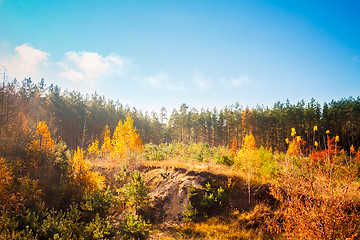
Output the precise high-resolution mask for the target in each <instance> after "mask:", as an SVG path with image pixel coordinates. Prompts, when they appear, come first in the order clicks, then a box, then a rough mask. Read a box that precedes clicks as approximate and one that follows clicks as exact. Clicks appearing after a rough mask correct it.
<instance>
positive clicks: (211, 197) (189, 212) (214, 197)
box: [184, 182, 228, 222]
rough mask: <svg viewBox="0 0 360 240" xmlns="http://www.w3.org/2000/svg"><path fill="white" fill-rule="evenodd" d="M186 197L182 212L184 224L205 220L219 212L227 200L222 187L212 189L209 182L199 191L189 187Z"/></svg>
mask: <svg viewBox="0 0 360 240" xmlns="http://www.w3.org/2000/svg"><path fill="white" fill-rule="evenodd" d="M188 197H189V203H188V204H187V205H186V206H185V208H186V210H185V212H184V215H185V221H186V222H190V221H198V220H201V219H204V218H205V219H206V218H208V217H210V216H213V215H214V214H217V213H219V212H221V211H222V210H223V209H224V207H225V205H226V204H227V200H228V199H227V197H226V193H225V189H224V188H223V187H222V186H219V187H214V186H211V184H210V183H209V182H208V183H206V184H205V187H203V188H201V189H197V188H194V187H192V186H190V187H189V189H188Z"/></svg>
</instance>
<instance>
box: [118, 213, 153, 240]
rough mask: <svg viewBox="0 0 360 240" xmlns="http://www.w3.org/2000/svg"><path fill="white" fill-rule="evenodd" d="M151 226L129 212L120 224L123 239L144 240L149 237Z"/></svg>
mask: <svg viewBox="0 0 360 240" xmlns="http://www.w3.org/2000/svg"><path fill="white" fill-rule="evenodd" d="M150 227H151V224H150V223H147V222H146V221H145V220H144V219H142V217H141V216H139V215H137V214H135V213H133V212H130V213H128V214H127V215H126V216H125V219H124V221H123V222H122V224H121V234H122V238H123V239H145V238H146V237H147V236H148V235H149V231H150Z"/></svg>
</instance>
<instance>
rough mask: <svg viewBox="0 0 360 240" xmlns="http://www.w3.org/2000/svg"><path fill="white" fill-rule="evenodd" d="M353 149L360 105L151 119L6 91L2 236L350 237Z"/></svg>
mask: <svg viewBox="0 0 360 240" xmlns="http://www.w3.org/2000/svg"><path fill="white" fill-rule="evenodd" d="M359 147H360V97H357V98H353V97H348V98H343V99H340V100H333V101H331V102H329V103H324V104H323V105H321V104H319V103H318V102H317V101H316V100H315V99H312V100H311V101H310V102H305V101H303V100H302V101H299V102H297V103H290V101H286V102H284V103H283V102H276V103H275V104H274V105H273V106H271V107H267V106H256V107H251V108H249V107H244V106H241V105H239V104H237V103H235V104H234V105H230V106H226V107H224V108H222V109H195V108H191V107H190V106H188V105H187V104H182V105H181V106H180V107H179V108H178V109H173V110H170V109H165V108H162V110H161V112H159V113H156V112H151V113H148V112H142V111H141V110H140V109H135V108H131V107H129V106H127V105H126V106H124V105H122V104H121V103H119V102H116V101H113V100H109V99H106V98H105V97H104V96H100V95H98V94H97V93H94V94H91V95H83V94H82V93H80V92H76V91H69V90H62V89H61V88H60V87H58V86H56V85H52V84H51V85H47V83H45V82H44V80H41V81H40V82H39V83H34V82H33V81H32V80H31V79H30V78H29V79H25V80H23V81H21V82H19V81H16V80H14V81H12V82H7V83H3V84H2V85H1V89H0V166H1V168H0V182H1V185H0V204H1V207H0V214H1V216H0V238H1V239H112V238H117V239H119V238H122V239H145V238H147V237H150V238H152V239H161V236H162V237H163V238H162V239H178V238H181V239H285V238H297V239H298V238H300V239H357V237H358V235H359V234H360V227H359V226H360V215H359V212H358V211H359V209H360V199H359V186H360V182H359V181H360V180H359V179H360V178H359V176H360V175H359V169H360V150H358V149H359ZM156 171H158V172H156ZM159 171H160V172H159ZM181 174H183V175H181ZM189 174H193V175H191V176H192V177H193V178H192V179H197V178H199V179H202V180H198V182H197V180H196V181H195V180H192V181H193V182H192V184H190V183H189V184H190V185H186V186H187V187H186V193H184V195H183V196H184V199H186V200H184V201H185V203H182V201H180V202H175V200H174V199H175V197H169V196H168V197H164V198H163V200H161V197H160V196H162V195H161V194H165V193H162V192H161V191H162V190H163V191H165V190H164V188H165V186H167V184H168V185H169V186H170V188H174V186H173V185H170V184H173V183H174V182H172V183H171V182H170V181H175V180H174V179H176V178H177V177H179V176H180V175H181V176H182V177H181V178H179V180H178V181H179V182H182V183H183V184H185V183H186V184H188V183H187V182H186V181H185V179H187V177H188V176H189ZM154 179H155V180H154ZM156 179H157V180H156ZM195 183H196V184H197V185H196V184H195ZM159 186H160V187H161V186H162V188H160V187H159ZM170 188H169V189H170ZM179 189H180V188H179ZM180 190H181V189H180ZM180 190H179V191H180ZM169 191H170V190H169ZM178 196H182V195H181V194H180V192H179V194H178ZM159 199H160V200H159ZM166 199H167V200H166ZM169 199H172V200H169ZM169 202H170V203H171V204H174V205H171V206H173V208H174V209H176V208H179V212H178V213H177V215H176V216H175V215H174V216H175V217H174V218H170V216H172V215H171V214H172V212H167V211H169V210H168V208H166V207H165V206H167V204H170V203H169ZM174 206H176V207H174ZM156 212H158V214H159V212H164V213H166V214H163V215H161V216H160V215H159V216H158V215H156V214H155V213H156ZM155 216H156V217H155ZM166 222H174V223H176V224H175V227H174V225H172V227H169V226H168V225H166ZM165 226H166V228H165ZM215 226H217V227H215ZM164 229H168V230H166V231H165V230H164ZM169 229H170V230H169ZM159 232H160V233H161V234H160V233H159ZM164 234H165V235H164ZM164 236H165V237H164Z"/></svg>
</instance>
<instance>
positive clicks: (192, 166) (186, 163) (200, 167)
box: [137, 159, 245, 178]
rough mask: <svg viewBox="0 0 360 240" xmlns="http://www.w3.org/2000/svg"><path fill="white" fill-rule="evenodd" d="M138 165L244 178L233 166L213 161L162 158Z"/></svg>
mask: <svg viewBox="0 0 360 240" xmlns="http://www.w3.org/2000/svg"><path fill="white" fill-rule="evenodd" d="M137 164H138V165H141V166H145V167H157V168H164V169H166V168H180V169H186V170H188V171H195V172H210V173H212V174H214V175H223V176H226V177H231V178H244V176H245V175H244V174H242V173H241V172H239V171H236V170H234V168H233V167H231V166H225V165H219V164H215V163H211V162H198V161H193V160H177V159H170V160H162V161H145V160H140V161H138V162H137Z"/></svg>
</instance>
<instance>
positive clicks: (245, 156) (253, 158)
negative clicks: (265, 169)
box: [235, 133, 260, 204]
mask: <svg viewBox="0 0 360 240" xmlns="http://www.w3.org/2000/svg"><path fill="white" fill-rule="evenodd" d="M259 166H260V162H259V154H258V151H257V148H256V144H255V138H254V136H253V135H252V134H251V133H250V134H248V135H246V136H245V137H244V139H243V144H242V147H241V149H240V150H239V151H238V153H237V155H236V156H235V167H237V168H238V169H240V170H242V171H243V172H244V173H245V174H246V175H247V183H248V192H249V204H250V202H251V177H252V175H253V173H254V170H256V169H258V168H259Z"/></svg>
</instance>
